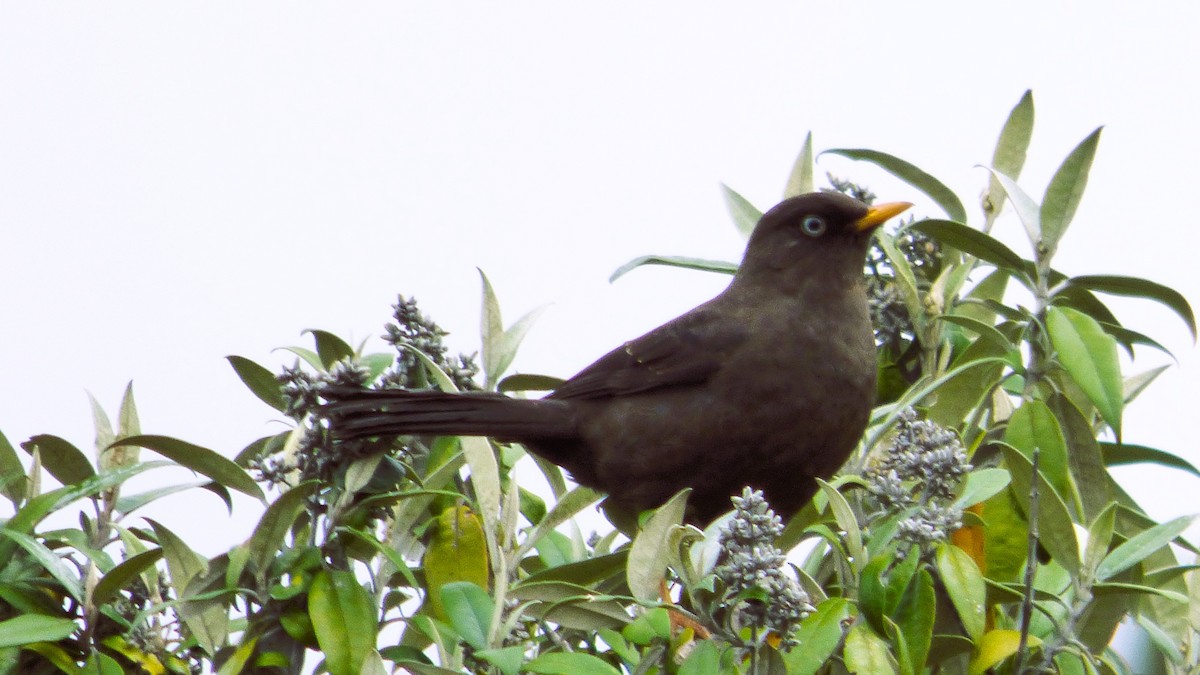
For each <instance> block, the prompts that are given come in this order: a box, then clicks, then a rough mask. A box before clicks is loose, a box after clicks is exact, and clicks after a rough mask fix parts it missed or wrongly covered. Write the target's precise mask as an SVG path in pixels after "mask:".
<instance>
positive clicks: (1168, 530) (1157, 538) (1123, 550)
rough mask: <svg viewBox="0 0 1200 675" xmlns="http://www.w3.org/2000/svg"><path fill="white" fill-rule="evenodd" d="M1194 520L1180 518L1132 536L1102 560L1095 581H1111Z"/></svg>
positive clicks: (1166, 542) (1194, 517)
mask: <svg viewBox="0 0 1200 675" xmlns="http://www.w3.org/2000/svg"><path fill="white" fill-rule="evenodd" d="M1195 519H1196V516H1180V517H1179V518H1175V519H1174V520H1168V521H1167V522H1165V523H1161V524H1159V525H1155V526H1154V527H1152V528H1150V529H1148V530H1146V531H1144V532H1139V533H1138V534H1135V535H1133V536H1132V537H1130V538H1129V539H1127V540H1125V542H1124V543H1122V544H1121V545H1120V546H1118V547H1116V548H1115V549H1113V550H1112V552H1111V553H1109V554H1108V556H1106V557H1105V558H1104V560H1103V561H1102V562H1101V563H1100V565H1099V567H1097V568H1096V579H1097V580H1099V581H1105V580H1107V579H1111V578H1112V577H1114V576H1116V575H1117V574H1119V573H1121V572H1124V571H1125V570H1127V569H1129V568H1130V567H1133V566H1134V565H1136V564H1138V563H1140V562H1141V561H1143V560H1145V559H1146V558H1147V557H1149V556H1150V555H1151V554H1152V553H1154V552H1155V551H1157V550H1158V549H1160V548H1162V547H1163V546H1166V545H1167V544H1169V543H1170V542H1171V540H1172V539H1174V538H1175V537H1178V536H1179V535H1180V534H1182V533H1183V531H1184V530H1186V529H1187V528H1188V527H1189V526H1190V525H1191V524H1192V521H1194V520H1195Z"/></svg>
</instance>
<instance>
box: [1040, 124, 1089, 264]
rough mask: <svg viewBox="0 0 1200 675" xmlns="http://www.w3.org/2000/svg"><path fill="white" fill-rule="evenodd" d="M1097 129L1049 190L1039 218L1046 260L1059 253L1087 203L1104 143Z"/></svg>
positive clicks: (1070, 157)
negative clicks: (1082, 204) (1090, 179)
mask: <svg viewBox="0 0 1200 675" xmlns="http://www.w3.org/2000/svg"><path fill="white" fill-rule="evenodd" d="M1101 129H1103V127H1101V128H1100V129H1096V130H1095V131H1093V132H1092V133H1091V134H1089V135H1088V137H1087V138H1085V139H1083V141H1082V142H1080V143H1079V145H1077V146H1075V149H1074V150H1072V151H1071V154H1070V155H1067V158H1066V159H1065V160H1063V163H1062V164H1061V165H1060V166H1059V167H1058V171H1056V172H1055V173H1054V177H1053V178H1051V179H1050V185H1049V186H1048V187H1047V188H1046V196H1045V197H1043V198H1042V208H1041V212H1040V213H1039V217H1040V219H1041V223H1042V249H1043V251H1044V253H1042V254H1041V256H1044V258H1045V259H1049V258H1050V257H1051V256H1053V255H1054V252H1055V251H1056V250H1057V249H1058V242H1059V241H1060V240H1061V239H1062V236H1063V234H1064V233H1065V232H1066V231H1067V226H1068V225H1070V224H1071V220H1072V219H1073V218H1074V217H1075V211H1076V209H1078V208H1079V202H1080V200H1082V199H1083V191H1084V189H1085V188H1087V179H1088V172H1090V171H1091V170H1092V160H1093V159H1095V157H1096V146H1097V144H1099V143H1100V130H1101Z"/></svg>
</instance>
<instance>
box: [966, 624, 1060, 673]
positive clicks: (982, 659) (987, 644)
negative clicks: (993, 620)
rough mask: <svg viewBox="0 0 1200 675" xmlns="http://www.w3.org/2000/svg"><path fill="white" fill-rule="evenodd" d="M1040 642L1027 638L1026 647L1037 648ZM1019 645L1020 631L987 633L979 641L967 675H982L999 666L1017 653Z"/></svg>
mask: <svg viewBox="0 0 1200 675" xmlns="http://www.w3.org/2000/svg"><path fill="white" fill-rule="evenodd" d="M1041 642H1042V641H1041V640H1039V639H1038V638H1037V636H1035V635H1030V636H1029V642H1028V645H1029V646H1030V647H1037V646H1039V645H1040V644H1041ZM1020 644H1021V631H1018V630H1009V629H996V630H991V631H988V632H987V633H985V634H984V636H983V637H982V638H981V639H980V640H979V645H978V646H977V647H976V649H975V656H974V657H973V658H972V659H971V663H970V664H969V665H968V666H967V673H968V675H983V673H986V672H988V671H989V670H990V669H992V668H994V667H996V666H998V665H1000V662H1001V661H1003V660H1004V659H1007V658H1008V657H1010V656H1012V655H1013V654H1016V653H1017V649H1018V647H1019V645H1020Z"/></svg>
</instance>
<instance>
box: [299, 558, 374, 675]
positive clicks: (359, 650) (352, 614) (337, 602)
mask: <svg viewBox="0 0 1200 675" xmlns="http://www.w3.org/2000/svg"><path fill="white" fill-rule="evenodd" d="M308 616H309V618H310V619H312V624H313V632H315V633H316V635H317V644H319V645H320V646H321V651H322V652H324V653H325V667H326V668H327V669H328V670H329V672H330V675H358V673H359V670H360V669H361V667H362V664H363V662H364V661H365V660H366V658H367V656H368V655H369V654H370V653H371V652H372V651H374V649H375V640H376V635H377V633H378V632H379V622H378V618H377V617H376V615H375V606H374V603H373V602H372V601H371V596H370V595H369V594H368V593H367V591H366V589H365V588H363V587H362V585H361V584H359V582H358V579H356V578H355V576H354V573H353V572H348V571H344V570H321V571H319V572H317V574H316V576H314V577H313V582H312V587H311V588H310V589H309V592H308Z"/></svg>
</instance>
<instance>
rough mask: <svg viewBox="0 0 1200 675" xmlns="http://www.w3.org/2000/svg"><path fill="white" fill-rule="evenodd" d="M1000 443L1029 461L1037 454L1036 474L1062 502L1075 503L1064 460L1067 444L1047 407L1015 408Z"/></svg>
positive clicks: (1032, 403) (1031, 404)
mask: <svg viewBox="0 0 1200 675" xmlns="http://www.w3.org/2000/svg"><path fill="white" fill-rule="evenodd" d="M1004 442H1006V443H1008V444H1009V445H1011V446H1013V447H1014V448H1016V449H1018V450H1020V451H1021V452H1022V454H1024V455H1025V457H1026V458H1029V459H1030V460H1031V461H1032V459H1033V451H1034V450H1035V449H1036V450H1038V451H1040V454H1039V459H1038V470H1039V471H1040V472H1041V474H1042V475H1043V476H1045V477H1046V479H1047V480H1049V481H1050V484H1051V485H1052V486H1053V487H1054V491H1055V492H1056V493H1058V496H1059V497H1061V498H1062V500H1063V501H1064V502H1066V503H1067V504H1075V503H1077V501H1078V495H1076V494H1075V488H1074V485H1073V484H1072V482H1071V473H1070V464H1069V460H1068V459H1067V441H1066V438H1064V437H1063V432H1062V427H1061V426H1060V425H1059V423H1058V420H1057V419H1055V417H1054V413H1053V412H1051V410H1050V407H1049V406H1048V405H1046V404H1045V403H1043V402H1042V401H1038V400H1033V401H1026V402H1025V404H1024V405H1022V406H1021V407H1020V408H1017V411H1016V412H1014V413H1013V415H1012V417H1010V418H1009V420H1008V426H1007V427H1006V428H1005V430H1004Z"/></svg>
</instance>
